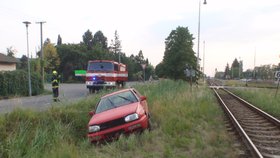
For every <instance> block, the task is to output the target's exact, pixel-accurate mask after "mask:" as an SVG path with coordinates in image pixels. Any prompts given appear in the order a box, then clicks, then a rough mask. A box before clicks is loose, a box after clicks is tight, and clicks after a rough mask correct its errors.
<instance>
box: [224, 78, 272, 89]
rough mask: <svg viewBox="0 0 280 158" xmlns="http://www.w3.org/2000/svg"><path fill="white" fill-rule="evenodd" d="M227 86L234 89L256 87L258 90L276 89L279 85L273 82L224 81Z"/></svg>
mask: <svg viewBox="0 0 280 158" xmlns="http://www.w3.org/2000/svg"><path fill="white" fill-rule="evenodd" d="M222 81H223V83H224V85H225V86H233V87H256V88H276V87H277V84H275V83H274V82H273V81H249V82H247V86H246V82H245V81H241V80H222Z"/></svg>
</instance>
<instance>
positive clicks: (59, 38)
mask: <svg viewBox="0 0 280 158" xmlns="http://www.w3.org/2000/svg"><path fill="white" fill-rule="evenodd" d="M61 44H62V38H61V37H60V35H58V37H57V45H58V46H60V45H61Z"/></svg>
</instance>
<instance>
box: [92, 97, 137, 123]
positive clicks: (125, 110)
mask: <svg viewBox="0 0 280 158" xmlns="http://www.w3.org/2000/svg"><path fill="white" fill-rule="evenodd" d="M139 105H140V103H139V102H136V103H131V104H128V105H123V106H121V107H118V108H114V109H110V110H107V111H103V112H101V113H98V114H94V115H93V116H92V118H91V119H90V121H89V123H88V124H89V125H94V124H100V123H103V122H108V121H111V120H115V119H118V118H121V117H125V116H127V115H129V114H132V113H135V112H136V110H137V107H138V106H139Z"/></svg>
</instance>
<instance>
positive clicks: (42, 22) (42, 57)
mask: <svg viewBox="0 0 280 158" xmlns="http://www.w3.org/2000/svg"><path fill="white" fill-rule="evenodd" d="M44 23H46V22H45V21H40V22H36V24H40V30H41V52H40V56H41V60H40V65H41V77H42V83H43V86H44V81H45V80H44V64H43V59H44V53H43V50H44V49H43V24H44Z"/></svg>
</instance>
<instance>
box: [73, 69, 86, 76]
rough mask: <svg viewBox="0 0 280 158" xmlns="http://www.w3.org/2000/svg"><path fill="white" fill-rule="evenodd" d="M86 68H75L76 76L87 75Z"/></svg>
mask: <svg viewBox="0 0 280 158" xmlns="http://www.w3.org/2000/svg"><path fill="white" fill-rule="evenodd" d="M86 73H87V71H86V70H75V76H86Z"/></svg>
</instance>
